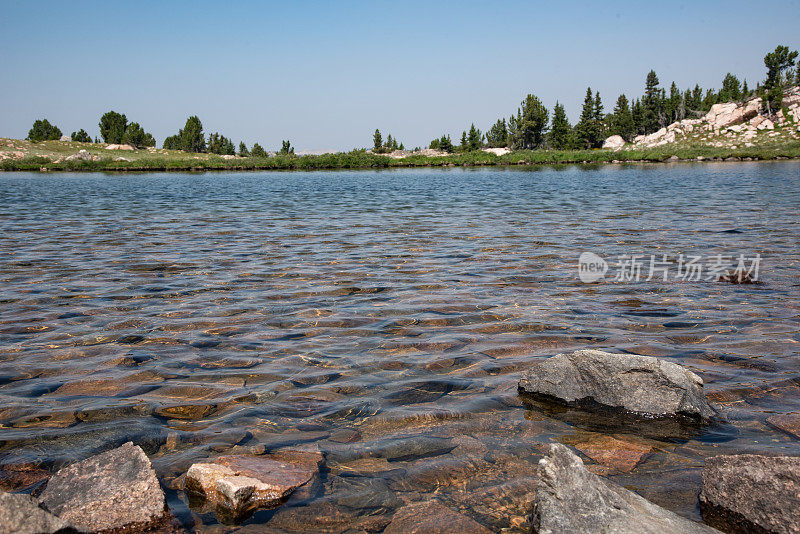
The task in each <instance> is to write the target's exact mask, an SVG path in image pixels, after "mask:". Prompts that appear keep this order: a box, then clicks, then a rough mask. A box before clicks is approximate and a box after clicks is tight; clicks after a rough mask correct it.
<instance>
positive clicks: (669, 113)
mask: <svg viewBox="0 0 800 534" xmlns="http://www.w3.org/2000/svg"><path fill="white" fill-rule="evenodd" d="M665 116H666V122H667V123H669V124H671V123H673V122H676V121H679V120H681V119H683V118H684V116H685V110H684V104H683V95H682V94H681V91H680V89H678V85H677V84H676V83H675V82H672V85H670V87H669V98H668V99H667V101H666V109H665Z"/></svg>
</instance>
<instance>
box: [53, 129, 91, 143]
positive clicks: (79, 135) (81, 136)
mask: <svg viewBox="0 0 800 534" xmlns="http://www.w3.org/2000/svg"><path fill="white" fill-rule="evenodd" d="M59 137H61V136H59ZM70 138H71V139H72V140H73V141H75V142H76V143H91V142H92V138H91V137H89V134H88V133H86V130H84V129H83V128H81V129H80V130H78V131H77V132H72V135H70Z"/></svg>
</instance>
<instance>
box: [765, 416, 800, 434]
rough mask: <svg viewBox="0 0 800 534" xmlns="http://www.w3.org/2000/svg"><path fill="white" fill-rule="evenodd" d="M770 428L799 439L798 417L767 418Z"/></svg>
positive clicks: (799, 422)
mask: <svg viewBox="0 0 800 534" xmlns="http://www.w3.org/2000/svg"><path fill="white" fill-rule="evenodd" d="M767 423H769V424H770V425H771V426H773V427H775V428H777V429H778V430H782V431H783V432H786V433H787V434H789V435H790V436H792V437H794V438H797V439H800V415H773V416H772V417H768V418H767Z"/></svg>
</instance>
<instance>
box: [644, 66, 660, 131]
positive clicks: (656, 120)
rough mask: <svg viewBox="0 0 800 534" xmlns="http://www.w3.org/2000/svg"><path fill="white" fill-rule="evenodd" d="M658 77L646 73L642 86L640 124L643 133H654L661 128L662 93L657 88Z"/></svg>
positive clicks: (653, 73) (652, 73)
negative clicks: (641, 124) (642, 127)
mask: <svg viewBox="0 0 800 534" xmlns="http://www.w3.org/2000/svg"><path fill="white" fill-rule="evenodd" d="M659 83H660V82H659V81H658V76H656V72H655V71H654V70H651V71H650V72H648V73H647V78H646V79H645V85H644V97H643V98H642V123H643V126H644V133H646V134H649V133H652V132H655V131H656V130H658V129H659V128H660V127H661V116H662V112H663V106H662V92H661V89H660V88H659V87H658V84H659Z"/></svg>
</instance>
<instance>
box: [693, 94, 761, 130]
mask: <svg viewBox="0 0 800 534" xmlns="http://www.w3.org/2000/svg"><path fill="white" fill-rule="evenodd" d="M760 110H761V99H760V98H753V99H751V100H748V101H747V102H745V103H744V104H740V103H738V102H726V103H724V104H714V105H713V106H711V109H710V110H709V112H708V113H706V116H705V117H703V120H704V121H705V122H706V123H707V124H708V126H710V127H711V128H712V129H722V128H727V127H728V126H733V125H735V124H741V123H743V122H745V121H748V120H750V119H752V118H754V117H755V116H756V115H758V112H759V111H760Z"/></svg>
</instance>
